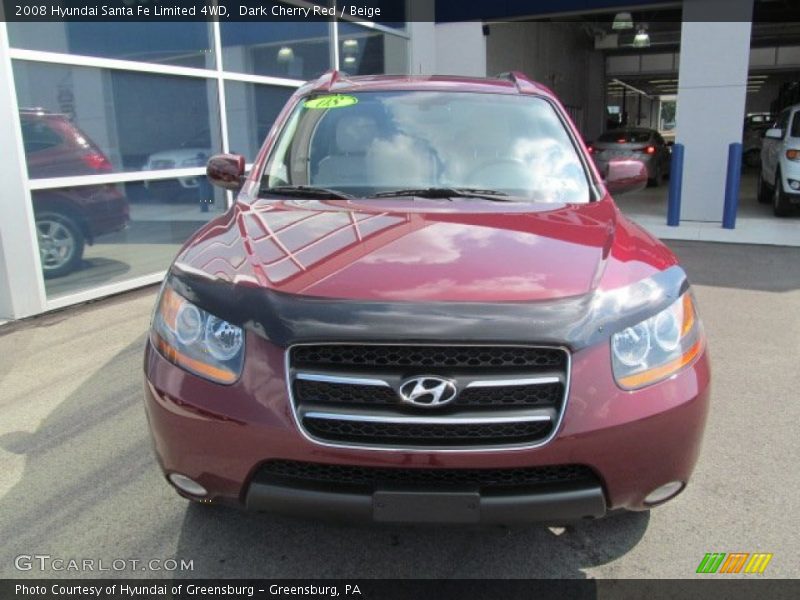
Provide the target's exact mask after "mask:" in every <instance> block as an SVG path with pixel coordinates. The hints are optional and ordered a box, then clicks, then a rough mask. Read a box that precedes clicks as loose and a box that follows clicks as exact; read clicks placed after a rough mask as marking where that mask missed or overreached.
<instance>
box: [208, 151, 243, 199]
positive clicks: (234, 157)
mask: <svg viewBox="0 0 800 600" xmlns="http://www.w3.org/2000/svg"><path fill="white" fill-rule="evenodd" d="M244 167H245V160H244V156H240V155H239V154H217V155H215V156H212V157H211V158H210V159H209V160H208V164H207V165H206V175H207V176H208V180H209V181H210V182H211V183H212V184H213V185H216V186H217V187H221V188H223V189H226V190H233V191H238V190H240V189H241V187H242V184H243V183H244Z"/></svg>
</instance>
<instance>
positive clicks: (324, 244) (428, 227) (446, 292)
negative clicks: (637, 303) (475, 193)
mask: <svg viewBox="0 0 800 600" xmlns="http://www.w3.org/2000/svg"><path fill="white" fill-rule="evenodd" d="M620 224H622V226H623V228H631V227H634V228H635V226H632V225H631V224H630V223H628V222H627V221H625V220H624V219H621V218H620V217H619V213H618V211H617V209H616V207H615V205H614V204H613V202H611V201H610V200H604V201H600V202H594V203H591V204H585V205H566V206H565V205H547V204H527V203H497V202H491V201H483V200H479V199H455V200H453V201H443V200H424V199H400V200H372V201H369V200H364V201H362V200H358V201H325V202H322V201H314V200H300V201H262V200H260V201H257V202H255V203H254V204H245V203H241V202H240V203H238V204H237V205H236V206H235V207H234V209H233V210H232V211H230V212H229V213H228V214H227V215H225V216H223V217H220V218H219V219H217V220H216V221H212V222H211V223H209V224H208V225H207V226H206V227H204V228H203V229H202V230H201V231H200V232H199V233H198V234H197V235H196V236H195V237H194V239H193V240H191V241H190V242H188V243H187V245H186V246H185V247H184V249H183V250H182V252H181V253H180V255H179V256H178V258H177V259H176V261H175V264H174V269H176V270H177V271H183V272H185V273H189V274H192V275H199V276H202V277H204V278H208V279H212V280H215V281H220V280H221V281H229V282H232V283H235V284H241V285H246V286H249V287H255V286H258V287H262V288H267V289H271V290H275V291H278V292H284V293H288V294H295V295H303V296H311V297H325V298H339V299H352V300H362V301H385V302H517V301H537V300H553V299H559V298H567V297H573V296H581V295H584V294H587V293H588V292H590V291H592V290H593V289H594V288H596V287H597V286H598V283H599V282H600V280H601V278H602V276H603V273H604V271H605V270H606V269H607V266H608V262H609V257H610V254H611V249H612V245H613V243H614V239H615V233H616V232H617V229H618V226H619V225H620ZM644 236H646V234H644ZM640 239H645V240H646V241H648V243H649V244H650V246H651V249H652V250H653V252H651V254H653V256H654V257H655V258H656V259H657V260H654V262H663V260H662V259H663V258H664V257H663V256H662V257H659V256H658V254H659V252H658V251H657V247H656V246H655V244H657V242H654V241H653V240H652V239H651V238H649V236H646V238H644V237H643V236H640ZM659 246H660V245H659ZM667 252H668V251H667ZM638 254H639V255H642V252H641V251H638ZM644 254H645V255H646V254H647V253H646V252H645V253H644ZM637 264H640V263H637ZM658 268H663V265H653V266H649V267H646V268H644V269H639V271H642V273H641V275H640V276H646V275H647V274H649V273H650V272H652V271H654V270H656V269H658ZM612 270H613V269H612ZM637 276H639V275H637Z"/></svg>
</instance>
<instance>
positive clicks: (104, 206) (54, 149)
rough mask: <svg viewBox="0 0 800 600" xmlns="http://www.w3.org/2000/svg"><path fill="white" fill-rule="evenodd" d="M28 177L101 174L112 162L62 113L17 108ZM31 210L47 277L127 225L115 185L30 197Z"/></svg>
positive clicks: (125, 208)
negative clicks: (92, 245) (31, 201)
mask: <svg viewBox="0 0 800 600" xmlns="http://www.w3.org/2000/svg"><path fill="white" fill-rule="evenodd" d="M20 121H21V125H22V140H23V144H24V146H25V158H26V161H27V164H28V175H29V177H31V178H32V179H33V178H37V179H38V178H51V177H72V176H80V175H103V174H107V173H110V172H111V171H112V166H111V162H109V160H108V158H107V157H106V156H105V154H103V152H102V151H101V150H100V149H99V148H98V147H97V145H96V144H95V143H94V142H93V141H92V140H91V139H90V138H89V137H88V136H87V135H86V134H84V133H83V132H82V131H81V130H80V129H78V128H77V127H76V126H75V124H74V123H72V121H70V119H69V118H68V117H67V116H66V115H63V114H57V113H51V112H47V111H44V110H41V109H22V110H20ZM33 212H34V215H35V218H36V231H37V235H38V239H39V254H40V256H41V261H42V271H43V273H44V276H45V278H50V277H60V276H62V275H66V274H68V273H71V272H72V271H74V270H75V269H76V268H78V266H79V265H80V264H81V259H82V257H83V250H84V245H85V244H87V243H88V244H92V243H93V242H94V240H95V238H96V237H97V236H100V235H103V234H106V233H111V232H114V231H119V230H120V229H123V228H124V227H125V226H126V225H127V223H128V201H127V199H126V198H125V196H124V195H123V194H122V193H121V192H120V191H119V190H118V189H117V187H116V186H115V185H86V186H79V187H65V188H58V189H48V190H42V191H36V192H34V193H33Z"/></svg>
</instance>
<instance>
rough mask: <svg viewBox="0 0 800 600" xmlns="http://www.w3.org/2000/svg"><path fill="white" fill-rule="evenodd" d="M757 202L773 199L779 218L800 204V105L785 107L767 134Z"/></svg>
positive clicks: (762, 148) (762, 154)
mask: <svg viewBox="0 0 800 600" xmlns="http://www.w3.org/2000/svg"><path fill="white" fill-rule="evenodd" d="M758 201H759V202H763V203H765V204H766V203H767V202H771V203H772V207H773V209H774V211H775V215H776V216H778V217H788V216H790V215H791V214H792V212H793V209H794V208H795V207H796V206H797V205H800V104H795V105H794V106H790V107H789V108H787V109H785V110H783V111H782V112H781V113H780V114H779V115H778V118H777V120H776V121H775V124H774V125H773V126H772V128H771V129H767V131H766V133H765V134H764V141H763V144H762V147H761V170H760V171H759V177H758Z"/></svg>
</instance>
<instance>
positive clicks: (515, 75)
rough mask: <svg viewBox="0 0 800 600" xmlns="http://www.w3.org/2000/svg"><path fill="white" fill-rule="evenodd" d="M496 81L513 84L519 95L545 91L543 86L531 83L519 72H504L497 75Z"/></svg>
mask: <svg viewBox="0 0 800 600" xmlns="http://www.w3.org/2000/svg"><path fill="white" fill-rule="evenodd" d="M497 79H506V80H508V81H510V82H511V83H513V84H514V86H515V87H516V88H517V91H518V92H519V93H520V94H535V93H537V92H541V91H543V90H546V88H544V86H541V85H539V84H538V83H536V82H535V81H532V80H531V79H530V78H529V77H528V76H527V75H525V73H522V72H520V71H506V72H505V73H500V74H499V75H497Z"/></svg>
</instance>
